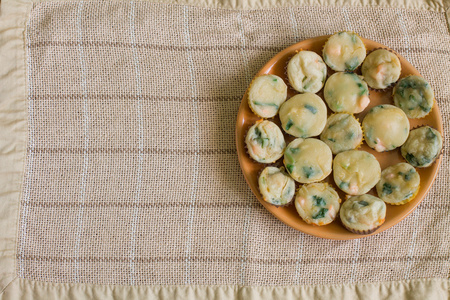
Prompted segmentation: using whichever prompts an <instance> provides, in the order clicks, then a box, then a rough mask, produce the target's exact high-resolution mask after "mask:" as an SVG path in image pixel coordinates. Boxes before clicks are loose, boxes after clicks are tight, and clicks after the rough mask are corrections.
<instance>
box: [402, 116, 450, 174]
mask: <svg viewBox="0 0 450 300" xmlns="http://www.w3.org/2000/svg"><path fill="white" fill-rule="evenodd" d="M425 126H428V127H431V128H433V129H434V130H436V131H438V132H439V133H440V134H441V137H442V147H441V150H440V151H439V153H438V154H437V155H436V157H435V158H434V161H433V162H432V163H431V164H429V165H428V166H426V167H416V166H413V165H412V164H411V163H410V162H409V161H407V160H406V158H404V157H403V154H402V151H401V148H402V147H403V145H404V143H403V145H401V146H400V147H398V148H399V150H400V156H401V157H402V158H403V159H404V160H405V162H407V163H408V164H410V165H411V166H413V167H414V168H419V169H425V168H429V167H431V166H432V165H434V164H436V161H437V160H438V159H440V158H441V157H442V154H443V151H444V136H443V135H442V132H440V131H439V130H437V129H436V128H434V127H433V126H430V125H427V124H424V125H418V126H414V127H413V128H411V129H410V130H409V132H411V131H413V130H414V129H419V128H421V127H425ZM408 138H409V136H408ZM407 140H408V139H406V141H407ZM406 141H405V143H406Z"/></svg>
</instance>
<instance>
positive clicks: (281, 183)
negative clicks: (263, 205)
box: [258, 167, 295, 205]
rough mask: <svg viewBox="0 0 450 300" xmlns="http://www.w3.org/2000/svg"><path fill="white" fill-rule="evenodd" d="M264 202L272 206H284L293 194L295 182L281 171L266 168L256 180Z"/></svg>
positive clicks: (274, 168)
mask: <svg viewBox="0 0 450 300" xmlns="http://www.w3.org/2000/svg"><path fill="white" fill-rule="evenodd" d="M258 183H259V191H260V192H261V194H262V196H263V198H264V201H266V202H268V203H270V204H273V205H286V204H288V203H289V202H291V200H292V198H293V197H294V194H295V182H294V180H293V179H292V178H291V177H289V175H287V174H286V173H285V172H284V170H283V169H279V168H276V167H266V168H265V169H264V170H263V171H262V172H261V174H260V175H259V179H258Z"/></svg>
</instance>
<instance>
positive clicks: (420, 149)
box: [401, 126, 442, 168]
mask: <svg viewBox="0 0 450 300" xmlns="http://www.w3.org/2000/svg"><path fill="white" fill-rule="evenodd" d="M441 150H442V136H441V134H440V133H439V131H437V130H436V129H434V128H431V127H430V126H423V127H419V128H417V129H413V130H411V132H410V133H409V137H408V140H407V141H406V143H405V144H404V145H403V146H402V148H401V152H402V156H403V158H405V159H406V161H407V162H409V163H410V164H411V165H413V166H414V167H416V168H426V167H429V166H430V165H431V164H432V163H434V161H435V160H436V159H437V157H438V156H439V154H440V153H441Z"/></svg>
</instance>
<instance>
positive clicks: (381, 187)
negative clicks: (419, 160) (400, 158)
mask: <svg viewBox="0 0 450 300" xmlns="http://www.w3.org/2000/svg"><path fill="white" fill-rule="evenodd" d="M419 185H420V176H419V173H417V171H416V169H414V167H413V166H411V165H410V164H407V163H398V164H396V165H393V166H390V167H387V168H386V169H384V170H383V172H381V179H380V181H379V182H378V183H377V194H378V197H380V198H381V200H383V201H384V202H386V203H388V204H392V205H402V204H405V203H408V202H409V201H411V200H412V199H414V197H415V196H416V195H417V192H418V191H419Z"/></svg>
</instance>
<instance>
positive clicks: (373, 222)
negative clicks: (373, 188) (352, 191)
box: [339, 194, 386, 234]
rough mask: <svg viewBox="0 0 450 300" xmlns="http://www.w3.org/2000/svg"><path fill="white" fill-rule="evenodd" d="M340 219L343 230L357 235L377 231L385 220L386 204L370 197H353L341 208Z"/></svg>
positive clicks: (366, 195)
mask: <svg viewBox="0 0 450 300" xmlns="http://www.w3.org/2000/svg"><path fill="white" fill-rule="evenodd" d="M339 215H340V219H341V222H342V225H344V227H345V229H347V230H348V231H351V232H353V233H357V234H369V233H372V232H374V231H375V230H377V228H378V227H380V226H381V225H382V224H383V223H384V221H385V219H386V204H385V203H384V201H383V200H381V199H380V198H378V197H375V196H372V195H368V194H365V195H360V196H353V197H350V198H349V199H347V200H346V201H345V202H344V203H343V204H342V206H341V211H340V214H339Z"/></svg>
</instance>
